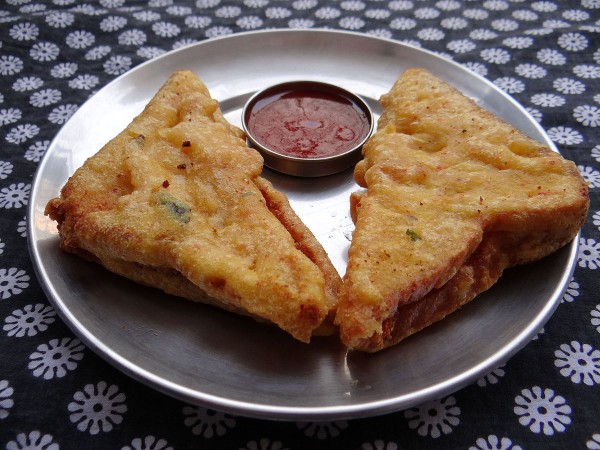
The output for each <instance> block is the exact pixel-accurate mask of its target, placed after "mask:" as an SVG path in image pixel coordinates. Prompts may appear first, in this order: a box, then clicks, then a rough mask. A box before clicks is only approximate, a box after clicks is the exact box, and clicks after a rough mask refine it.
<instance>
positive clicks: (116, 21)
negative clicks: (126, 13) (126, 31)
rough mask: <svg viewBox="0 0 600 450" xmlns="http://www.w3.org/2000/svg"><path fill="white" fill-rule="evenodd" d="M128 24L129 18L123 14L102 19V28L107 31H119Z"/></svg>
mask: <svg viewBox="0 0 600 450" xmlns="http://www.w3.org/2000/svg"><path fill="white" fill-rule="evenodd" d="M125 25H127V19H126V18H125V17H121V16H108V17H105V18H104V19H102V20H101V21H100V29H101V30H102V31H105V32H107V33H110V32H111V31H117V30H120V29H122V28H123V27H124V26H125Z"/></svg>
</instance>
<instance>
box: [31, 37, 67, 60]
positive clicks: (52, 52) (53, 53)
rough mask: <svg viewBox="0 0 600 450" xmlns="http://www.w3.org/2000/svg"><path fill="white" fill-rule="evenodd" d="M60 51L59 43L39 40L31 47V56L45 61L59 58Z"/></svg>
mask: <svg viewBox="0 0 600 450" xmlns="http://www.w3.org/2000/svg"><path fill="white" fill-rule="evenodd" d="M59 53H60V49H59V48H58V45H56V44H53V43H52V42H39V43H37V44H35V45H34V46H33V47H31V50H30V51H29V56H31V57H32V58H33V59H34V60H36V61H40V62H44V61H54V60H55V59H56V58H58V55H59Z"/></svg>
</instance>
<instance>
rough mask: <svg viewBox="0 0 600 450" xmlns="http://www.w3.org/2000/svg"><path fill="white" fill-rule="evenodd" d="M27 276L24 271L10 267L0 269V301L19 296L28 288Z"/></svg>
mask: <svg viewBox="0 0 600 450" xmlns="http://www.w3.org/2000/svg"><path fill="white" fill-rule="evenodd" d="M28 281H29V275H27V273H26V272H25V271H24V270H20V269H17V268H15V267H11V268H10V269H8V270H6V269H0V299H2V300H6V299H7V298H9V297H11V296H13V295H17V294H20V293H21V292H23V289H26V288H27V287H29V283H28Z"/></svg>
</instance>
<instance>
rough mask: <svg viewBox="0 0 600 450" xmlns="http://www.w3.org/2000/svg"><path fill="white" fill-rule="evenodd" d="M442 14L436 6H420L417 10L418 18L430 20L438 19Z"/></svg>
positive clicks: (416, 15)
mask: <svg viewBox="0 0 600 450" xmlns="http://www.w3.org/2000/svg"><path fill="white" fill-rule="evenodd" d="M439 16H440V12H439V11H438V10H437V9H435V8H419V9H416V10H415V17H416V18H417V19H422V20H428V19H436V18H438V17H439Z"/></svg>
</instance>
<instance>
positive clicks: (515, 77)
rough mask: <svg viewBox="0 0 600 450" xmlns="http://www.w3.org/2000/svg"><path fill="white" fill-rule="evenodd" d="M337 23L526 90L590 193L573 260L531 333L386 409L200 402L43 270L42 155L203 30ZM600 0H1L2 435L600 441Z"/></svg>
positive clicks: (269, 445) (220, 440)
mask: <svg viewBox="0 0 600 450" xmlns="http://www.w3.org/2000/svg"><path fill="white" fill-rule="evenodd" d="M271 28H315V29H316V28H331V29H339V30H347V31H354V32H358V33H365V34H369V35H375V36H379V37H382V38H386V39H394V40H398V41H401V42H405V43H408V44H411V45H414V46H418V47H422V48H424V49H429V50H433V51H434V52H437V53H440V54H442V55H443V56H445V57H447V58H450V59H453V60H454V61H456V62H458V63H461V64H463V65H465V66H466V67H468V68H470V69H471V70H473V71H475V72H477V73H478V74H481V75H483V76H484V77H486V78H488V79H489V80H491V81H492V82H493V83H494V84H496V85H497V86H498V87H499V88H501V89H502V90H504V91H506V92H507V93H509V94H511V95H512V96H514V98H515V99H516V100H517V101H518V102H520V103H521V104H522V105H524V106H525V107H526V109H527V110H528V111H529V112H530V113H531V115H532V116H533V117H534V118H535V119H536V120H538V121H539V122H540V123H541V125H542V126H543V128H544V129H545V130H546V132H547V134H548V136H549V137H550V139H551V140H552V141H553V142H554V143H555V144H556V145H557V147H558V148H559V149H560V151H561V152H562V153H563V154H564V155H565V156H566V157H567V158H569V159H572V160H574V161H575V162H576V163H577V165H578V168H579V170H580V171H581V173H582V174H583V176H584V178H585V180H586V181H587V182H588V184H589V187H590V193H591V209H590V213H589V218H588V220H587V222H586V224H585V225H584V227H583V229H582V232H581V237H580V242H579V243H580V247H579V254H578V258H577V266H576V269H575V272H574V275H573V278H572V280H571V281H570V283H569V286H568V289H567V291H566V293H565V294H564V297H563V299H562V302H561V304H560V305H559V306H558V308H557V310H556V312H555V313H554V315H553V316H552V318H551V319H550V321H549V322H547V324H546V325H545V327H544V328H543V329H542V330H541V331H540V332H539V333H538V335H537V336H536V338H535V339H534V340H533V341H532V342H530V343H529V344H528V345H527V346H526V347H525V348H524V349H522V350H521V351H520V352H518V353H517V354H516V355H515V356H514V357H512V358H511V359H510V360H509V361H508V362H507V363H506V364H504V365H502V366H501V367H498V368H496V369H495V370H493V371H492V372H490V373H489V374H487V375H486V376H484V377H482V378H481V379H479V380H477V382H475V383H473V384H472V385H470V386H467V387H465V388H463V389H462V390H460V391H458V392H454V393H452V394H451V395H448V396H446V397H444V398H440V399H438V400H435V401H430V402H427V403H426V404H422V405H417V406H415V407H412V408H409V409H406V410H404V411H398V412H395V413H391V414H387V415H384V416H379V417H372V418H361V419H353V420H338V421H330V422H324V423H323V422H299V421H296V422H295V421H287V422H286V421H268V420H259V419H253V418H245V417H241V416H235V415H231V414H228V413H225V412H220V411H215V410H211V409H206V408H203V407H198V406H194V405H189V404H186V403H184V402H181V401H179V400H176V399H173V398H170V397H168V396H166V395H164V394H162V393H159V392H156V391H154V390H153V389H151V388H149V387H146V386H144V385H143V384H141V383H139V382H137V381H135V380H133V379H131V378H129V377H128V376H126V375H125V374H123V373H121V372H119V371H118V370H116V369H115V368H113V367H112V366H110V365H109V364H108V363H106V362H105V361H104V360H103V359H101V358H100V357H98V356H97V355H95V354H94V353H93V352H92V351H90V350H89V349H87V348H86V347H85V346H84V344H82V343H81V342H80V341H79V339H78V338H77V337H76V336H74V335H73V334H72V332H71V331H70V330H69V329H68V328H67V327H66V326H65V325H64V324H63V323H62V321H61V320H60V319H59V318H58V316H57V314H56V311H55V310H54V309H53V308H52V306H51V305H50V303H49V302H48V300H47V299H46V297H45V295H44V293H43V291H42V289H41V287H40V285H39V284H38V282H37V280H36V276H35V274H34V271H33V265H32V262H31V260H30V257H29V255H28V251H27V239H26V234H27V233H26V229H27V221H26V208H27V205H28V200H29V197H30V192H31V187H32V182H33V176H34V173H35V170H36V167H37V165H38V163H39V161H40V159H41V158H42V157H43V155H44V152H45V151H46V149H47V148H48V145H49V143H50V141H51V140H52V139H53V137H54V136H55V135H56V133H57V132H58V131H59V129H60V127H61V125H62V124H64V123H65V122H66V121H67V120H68V119H69V117H70V116H71V115H72V114H73V113H74V112H75V111H77V109H78V107H79V106H81V105H82V104H83V102H84V101H85V100H86V99H87V98H88V97H90V96H91V95H93V94H94V93H95V92H96V91H97V90H99V89H101V88H102V87H103V86H104V85H106V84H107V83H108V82H109V81H111V80H113V79H114V78H116V77H117V76H119V75H121V74H123V73H125V72H127V71H128V70H129V69H132V68H134V67H136V66H137V65H139V64H141V63H143V62H145V61H148V60H149V59H151V58H153V57H155V56H157V55H160V54H163V53H165V52H168V51H170V50H172V49H176V48H179V47H182V46H186V45H189V44H193V43H195V42H199V41H202V40H205V39H212V38H215V37H219V36H223V35H228V34H232V33H238V32H242V31H250V30H261V29H271ZM599 80H600V1H598V0H581V1H573V0H572V1H558V0H553V1H552V0H541V1H532V2H528V1H522V0H485V1H480V0H471V1H462V2H461V1H456V0H438V1H428V0H424V1H421V0H390V1H375V0H347V1H335V2H334V1H319V0H295V1H290V2H283V1H275V0H245V1H244V2H233V1H226V0H197V1H195V2H192V1H180V0H147V1H138V0H100V1H91V0H90V1H89V2H79V1H76V0H53V1H42V0H40V1H35V0H6V1H4V2H2V4H1V5H0V323H1V324H0V325H1V332H0V445H2V446H4V447H5V448H7V449H44V450H56V449H59V448H60V449H92V448H98V449H138V450H139V449H147V450H150V449H153V450H164V449H187V448H197V449H209V448H210V449H213V448H214V449H248V450H251V449H252V450H259V449H260V450H279V449H309V448H310V449H321V448H322V449H325V448H328V449H329V448H344V449H365V450H366V449H378V450H384V449H385V450H392V449H413V448H444V449H456V448H462V449H481V450H483V449H519V448H522V449H532V448H538V449H548V448H568V449H571V448H573V449H575V448H589V449H600V414H599V411H600V297H599V295H598V292H599V291H600V283H599V282H598V271H599V270H598V269H599V267H600V232H599V230H600V209H599V208H600V204H599V199H598V193H597V192H598V188H599V187H600V169H599V163H598V162H599V161H600V139H599V138H600V133H599V131H598V128H599V126H600V89H599V86H600V81H599Z"/></svg>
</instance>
